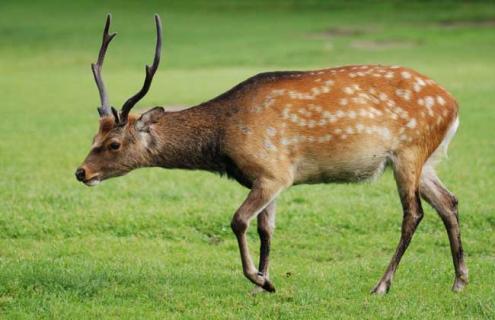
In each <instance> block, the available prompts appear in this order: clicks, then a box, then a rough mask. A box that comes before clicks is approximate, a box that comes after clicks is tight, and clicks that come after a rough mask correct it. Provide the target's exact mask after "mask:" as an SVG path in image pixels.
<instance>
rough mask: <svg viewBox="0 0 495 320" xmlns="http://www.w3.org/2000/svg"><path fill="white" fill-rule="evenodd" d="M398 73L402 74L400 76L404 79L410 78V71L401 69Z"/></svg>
mask: <svg viewBox="0 0 495 320" xmlns="http://www.w3.org/2000/svg"><path fill="white" fill-rule="evenodd" d="M400 75H401V76H402V78H404V79H410V78H411V73H409V72H407V71H402V72H401V73H400Z"/></svg>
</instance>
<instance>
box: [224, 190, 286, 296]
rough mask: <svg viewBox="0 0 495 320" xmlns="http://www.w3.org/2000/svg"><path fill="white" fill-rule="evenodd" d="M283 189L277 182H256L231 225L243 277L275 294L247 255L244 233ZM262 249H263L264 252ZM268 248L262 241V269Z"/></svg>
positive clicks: (248, 254)
mask: <svg viewBox="0 0 495 320" xmlns="http://www.w3.org/2000/svg"><path fill="white" fill-rule="evenodd" d="M283 187H284V185H283V184H282V183H280V182H277V181H271V180H269V181H267V180H264V181H257V182H256V183H255V184H254V186H253V188H252V189H251V192H249V195H248V197H247V198H246V200H244V202H243V204H242V205H241V206H240V208H239V209H238V210H237V212H236V213H235V215H234V217H233V218H232V224H231V226H232V230H233V231H234V233H235V235H236V237H237V242H238V243H239V250H240V253H241V261H242V269H243V272H244V275H245V276H246V278H248V279H249V280H250V281H251V282H253V283H254V284H256V285H257V286H259V287H261V288H263V289H265V290H266V291H269V292H275V287H274V286H273V285H272V283H271V282H270V281H269V280H268V277H267V275H266V274H264V273H263V271H262V270H260V272H258V270H257V269H256V267H255V266H254V263H253V260H252V259H251V255H250V253H249V247H248V243H247V239H246V231H247V228H248V227H249V223H250V221H251V220H252V219H253V218H254V217H256V216H257V215H258V214H259V213H260V212H261V211H262V210H263V209H265V208H266V207H267V206H268V205H269V204H270V203H271V202H272V201H273V200H274V199H275V197H276V196H277V195H278V194H279V193H280V191H281V190H282V189H283ZM268 241H269V240H268ZM263 248H265V250H264V251H263ZM268 248H269V242H268V243H267V242H266V241H265V246H264V245H263V240H262V252H261V257H260V265H261V264H262V265H261V267H262V268H263V269H264V268H268V264H267V261H268V250H266V249H268ZM263 252H264V253H263ZM263 261H264V262H263ZM265 266H266V267H265ZM265 272H266V270H265Z"/></svg>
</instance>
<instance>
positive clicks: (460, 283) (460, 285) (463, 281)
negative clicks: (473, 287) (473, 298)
mask: <svg viewBox="0 0 495 320" xmlns="http://www.w3.org/2000/svg"><path fill="white" fill-rule="evenodd" d="M467 284H468V280H467V277H465V276H460V277H458V278H456V279H455V281H454V285H453V286H452V291H454V292H461V291H462V290H464V287H465V286H466V285H467Z"/></svg>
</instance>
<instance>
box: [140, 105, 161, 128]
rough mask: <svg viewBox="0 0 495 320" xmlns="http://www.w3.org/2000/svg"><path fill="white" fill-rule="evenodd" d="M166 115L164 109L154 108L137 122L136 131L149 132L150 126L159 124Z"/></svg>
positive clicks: (142, 115)
mask: <svg viewBox="0 0 495 320" xmlns="http://www.w3.org/2000/svg"><path fill="white" fill-rule="evenodd" d="M164 113H165V109H163V107H154V108H153V109H150V110H148V111H146V112H144V113H143V114H141V116H140V117H139V119H138V120H137V121H136V129H137V130H140V131H148V129H149V126H150V125H152V124H153V123H157V122H158V120H159V119H160V118H161V117H162V116H163V114H164Z"/></svg>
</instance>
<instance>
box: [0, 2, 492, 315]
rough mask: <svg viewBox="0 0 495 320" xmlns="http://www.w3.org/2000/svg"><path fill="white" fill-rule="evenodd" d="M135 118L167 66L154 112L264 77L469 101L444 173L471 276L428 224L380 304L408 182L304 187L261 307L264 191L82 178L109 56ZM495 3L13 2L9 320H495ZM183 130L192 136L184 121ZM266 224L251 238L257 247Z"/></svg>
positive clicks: (2, 145)
mask: <svg viewBox="0 0 495 320" xmlns="http://www.w3.org/2000/svg"><path fill="white" fill-rule="evenodd" d="M107 12H111V13H112V14H113V25H112V30H113V31H117V32H118V33H119V34H118V36H117V38H116V39H115V40H114V41H113V42H112V45H111V47H110V49H109V51H108V54H107V59H106V61H105V68H104V78H105V81H106V84H107V87H108V90H109V93H110V99H111V101H112V103H113V104H114V105H115V106H120V105H121V103H122V102H123V101H125V99H126V98H127V97H129V96H130V95H131V94H133V93H134V92H135V91H136V90H137V89H138V88H139V87H140V86H141V84H142V81H143V79H144V68H143V66H144V64H145V63H150V62H151V58H152V55H153V45H154V37H155V34H154V25H153V18H152V15H153V13H159V14H160V15H161V17H162V20H163V24H164V52H163V59H162V61H163V63H162V65H161V66H160V69H159V70H158V73H157V75H156V76H155V80H154V82H153V85H152V88H151V91H150V93H149V94H148V96H147V97H146V98H145V99H144V100H143V101H142V102H141V103H140V104H139V105H138V107H137V108H136V109H139V108H144V107H146V106H154V105H165V106H166V105H194V104H197V103H199V102H202V101H205V100H208V99H210V98H212V97H214V96H216V95H217V94H219V93H222V92H223V91H225V90H227V89H228V88H230V87H232V86H234V85H235V84H237V83H238V82H240V81H242V80H244V79H245V78H247V77H249V76H251V75H254V74H255V73H258V72H261V71H269V70H284V69H285V70H287V69H303V70H307V69H312V68H323V67H332V66H338V65H342V64H364V63H380V64H400V65H405V66H408V67H412V68H414V69H416V70H418V71H420V72H422V73H424V74H427V75H429V76H430V77H432V78H433V79H435V80H437V81H438V82H440V83H441V84H443V85H444V86H445V87H446V88H447V89H449V90H450V91H451V92H452V93H453V94H454V95H455V96H456V97H457V98H458V100H459V102H460V106H461V110H460V113H461V114H460V118H461V127H460V129H459V131H458V134H457V136H456V138H455V139H454V141H453V143H452V144H451V148H450V157H449V158H448V160H447V161H445V162H444V163H443V164H442V165H441V166H440V170H439V171H440V175H441V177H442V179H443V180H444V182H445V183H446V184H447V185H448V186H449V188H450V189H451V190H452V191H453V192H455V193H456V194H457V196H458V197H459V199H460V210H461V212H460V214H461V223H462V225H461V227H462V233H463V240H464V245H465V253H466V260H467V264H468V267H469V269H470V280H471V283H470V285H469V286H468V287H467V289H466V290H465V292H463V293H461V294H453V293H452V292H450V286H451V284H452V281H453V268H452V265H451V258H450V250H449V247H448V240H447V235H446V233H445V231H444V227H443V225H442V223H441V222H440V219H439V218H438V217H437V216H436V213H435V212H434V211H433V210H431V209H430V208H429V207H427V206H426V204H425V209H426V215H425V219H424V220H423V222H422V224H421V225H420V227H419V230H418V232H417V233H416V235H415V238H414V240H413V242H412V244H411V246H410V248H409V250H408V252H407V253H406V255H405V256H404V259H403V261H402V263H401V266H400V268H399V270H398V272H397V275H396V279H395V282H394V284H393V287H392V290H391V292H390V293H389V294H388V295H387V296H385V297H375V296H370V295H369V294H368V291H369V289H371V287H372V286H373V285H374V284H375V282H376V281H377V280H378V278H379V277H380V276H381V274H382V272H383V271H384V269H385V267H386V264H387V263H388V261H389V259H390V257H391V255H392V253H393V250H394V248H395V246H396V243H397V241H398V238H399V234H400V223H401V216H402V213H401V209H400V204H399V200H398V197H397V195H396V191H395V185H394V182H393V179H392V177H391V174H390V172H387V173H386V174H385V176H384V177H383V178H382V179H381V180H380V181H378V182H377V183H375V184H360V185H316V186H300V187H296V188H293V189H291V190H289V191H288V192H285V193H284V194H283V195H282V196H281V199H280V201H279V211H278V212H279V213H278V221H277V230H276V232H275V236H274V240H273V249H272V272H271V277H272V279H273V281H274V283H275V285H276V286H277V289H278V291H277V293H276V294H273V295H269V294H262V295H257V296H251V295H249V291H250V289H251V285H250V284H249V283H248V282H247V281H246V280H245V279H244V277H243V275H242V271H241V267H240V261H239V257H238V251H237V244H236V241H235V238H234V236H233V234H232V233H231V231H230V227H229V223H230V219H231V216H232V214H233V212H234V211H235V209H236V207H237V206H238V205H239V204H240V203H241V201H242V200H243V198H244V197H245V196H246V193H247V191H246V190H245V189H243V188H241V187H240V186H238V185H237V184H236V183H235V182H232V181H228V180H226V179H221V178H219V177H217V176H214V175H212V174H209V173H201V172H185V171H167V170H160V169H147V170H138V171H136V172H134V173H132V174H130V175H129V176H126V177H125V178H120V179H114V180H110V181H107V182H105V183H103V184H102V185H100V186H98V187H96V188H91V189H90V188H87V187H84V186H83V185H81V184H80V183H77V182H76V180H75V179H74V177H73V172H74V170H75V168H76V167H77V165H79V163H80V162H81V161H82V159H83V158H84V156H85V155H86V152H87V151H88V149H89V146H90V142H91V138H92V135H93V134H94V133H95V131H96V128H97V124H98V123H97V119H98V117H97V113H96V107H97V106H98V104H99V100H98V94H97V90H96V87H95V85H94V82H93V78H92V75H91V71H90V68H89V65H90V63H91V62H93V61H95V59H96V56H97V52H98V49H99V46H100V41H101V32H102V28H103V24H104V19H105V15H106V13H107ZM494 88H495V4H494V2H492V1H490V2H488V1H487V2H481V1H479V2H477V1H473V2H467V1H466V2H451V1H440V2H430V1H422V2H409V1H408V2H399V1H342V2H334V1H317V0H314V1H304V2H302V1H261V0H256V1H225V0H222V1H210V2H208V1H187V2H186V1H78V2H73V3H69V2H67V1H5V0H3V1H1V2H0V94H1V102H0V137H1V139H0V315H1V316H2V317H4V318H16V319H17V318H19V319H23V318H37V319H39V318H48V319H56V318H59V319H72V318H95V317H99V318H118V319H125V318H144V319H151V318H157V319H173V318H180V319H182V318H191V319H199V318H204V319H214V318H231V319H238V318H246V319H253V318H261V317H263V318H273V319H275V318H280V319H293V318H294V319H295V318H304V319H313V318H426V319H445V318H494V317H495V299H494V297H495V287H494V285H493V284H494V283H495V268H494V266H495V232H494V231H495V205H494V201H495V196H494V194H493V190H494V187H495V183H494V179H495V171H494V169H493V168H494V166H495V139H494V137H495V134H494V133H495V129H494V123H495V109H494V100H495V90H494ZM177 125H179V126H180V124H177ZM255 229H256V228H255V226H252V227H251V230H250V241H251V248H252V249H253V250H252V251H253V254H254V255H257V254H258V250H257V246H258V240H257V234H256V232H255Z"/></svg>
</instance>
